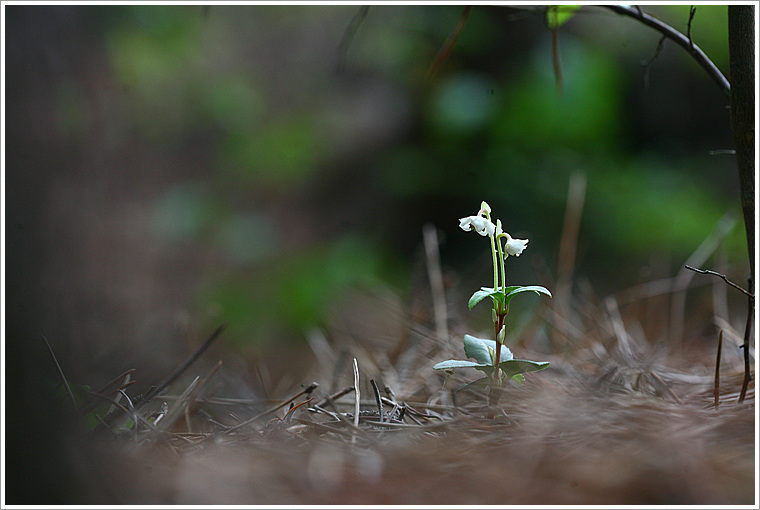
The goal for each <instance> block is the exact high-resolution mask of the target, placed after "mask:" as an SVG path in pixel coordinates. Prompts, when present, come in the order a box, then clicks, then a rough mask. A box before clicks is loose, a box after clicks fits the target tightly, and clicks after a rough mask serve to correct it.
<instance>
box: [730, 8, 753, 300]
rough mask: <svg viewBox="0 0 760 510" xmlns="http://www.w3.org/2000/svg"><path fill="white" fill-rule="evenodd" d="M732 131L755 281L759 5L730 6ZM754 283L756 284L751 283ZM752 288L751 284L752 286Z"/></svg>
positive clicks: (751, 271) (750, 261) (751, 272)
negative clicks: (756, 13) (756, 82)
mask: <svg viewBox="0 0 760 510" xmlns="http://www.w3.org/2000/svg"><path fill="white" fill-rule="evenodd" d="M728 51H729V61H730V65H731V74H730V76H731V78H730V80H731V131H732V132H733V135H734V144H735V145H736V160H737V164H738V167H739V184H740V186H741V200H742V210H743V212H744V227H745V229H746V233H747V250H748V253H749V267H750V278H751V280H750V281H751V282H753V283H754V281H755V7H754V6H753V5H729V6H728ZM751 285H752V284H751ZM750 291H751V287H750Z"/></svg>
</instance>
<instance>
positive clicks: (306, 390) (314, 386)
mask: <svg viewBox="0 0 760 510" xmlns="http://www.w3.org/2000/svg"><path fill="white" fill-rule="evenodd" d="M318 387H319V384H317V383H315V382H313V383H311V384H310V385H308V386H307V387H305V388H304V389H303V390H301V391H300V392H298V393H297V394H296V395H294V396H293V397H291V398H289V399H288V400H286V401H284V402H282V403H281V404H279V405H277V406H275V407H273V408H271V409H268V410H266V411H264V412H262V413H259V414H257V415H256V416H254V417H253V418H249V419H247V420H245V421H244V422H241V423H238V424H237V425H235V426H234V427H230V428H229V429H227V430H225V431H224V434H229V433H230V432H232V431H234V430H237V429H239V428H240V427H245V426H246V425H249V424H251V423H253V422H255V421H256V420H258V419H259V418H262V417H264V416H267V415H269V414H272V413H274V412H276V411H279V410H280V409H282V408H283V407H285V406H286V405H288V404H290V403H291V402H293V401H294V400H295V399H297V398H298V397H300V396H301V395H308V394H310V393H311V392H312V391H314V390H315V389H317V388H318Z"/></svg>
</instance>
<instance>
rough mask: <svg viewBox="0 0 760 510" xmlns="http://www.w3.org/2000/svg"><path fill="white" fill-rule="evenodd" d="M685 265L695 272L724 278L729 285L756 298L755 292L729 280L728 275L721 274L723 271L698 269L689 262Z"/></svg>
mask: <svg viewBox="0 0 760 510" xmlns="http://www.w3.org/2000/svg"><path fill="white" fill-rule="evenodd" d="M684 267H686V269H690V270H692V271H694V272H696V273H701V274H711V275H713V276H717V277H719V278H722V279H723V281H724V282H726V283H727V284H729V285H730V286H732V287H733V288H735V289H737V290H739V291H740V292H742V293H743V294H744V295H745V296H747V297H749V298H752V299H754V297H755V296H754V294H752V293H750V292H748V291H746V290H744V289H743V288H742V287H740V286H738V285H736V284H735V283H734V282H732V281H731V280H729V279H728V278H727V277H726V275H724V274H721V273H716V272H715V271H710V270H709V269H697V268H696V267H691V266H690V265H688V264H687V265H685V266H684Z"/></svg>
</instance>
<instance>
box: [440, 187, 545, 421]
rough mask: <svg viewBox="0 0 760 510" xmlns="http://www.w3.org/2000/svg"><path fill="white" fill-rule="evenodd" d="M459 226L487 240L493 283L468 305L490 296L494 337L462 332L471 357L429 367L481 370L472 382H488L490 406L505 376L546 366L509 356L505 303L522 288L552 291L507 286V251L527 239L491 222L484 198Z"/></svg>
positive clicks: (518, 377) (516, 251)
mask: <svg viewBox="0 0 760 510" xmlns="http://www.w3.org/2000/svg"><path fill="white" fill-rule="evenodd" d="M459 226H460V227H461V228H462V230H464V231H468V232H469V231H470V230H474V231H475V232H477V233H478V234H480V235H481V236H484V237H486V236H487V237H488V238H489V240H490V241H491V254H492V256H493V257H492V258H493V287H481V289H480V290H478V291H476V292H475V293H474V294H473V295H472V297H471V298H470V301H469V303H468V306H469V308H470V310H472V308H473V307H474V306H475V305H477V304H478V303H480V302H481V301H482V300H483V299H485V298H487V297H489V298H491V300H492V301H493V310H492V311H491V317H492V318H493V325H494V338H495V340H487V339H484V338H477V337H474V336H472V335H465V336H464V353H465V354H466V355H467V357H468V358H472V359H474V360H475V361H469V360H453V359H452V360H448V361H443V362H441V363H438V364H437V365H435V366H434V367H433V368H434V369H435V370H452V369H454V368H475V369H477V370H481V371H483V372H485V374H486V377H484V378H482V379H479V380H478V381H475V383H473V384H476V383H485V384H487V385H488V386H489V406H490V407H492V406H494V405H495V404H496V403H497V402H498V392H496V391H494V388H495V387H496V388H501V387H502V386H503V385H504V381H506V380H507V379H512V380H514V381H516V382H518V383H522V382H523V381H524V380H525V377H524V376H523V374H524V373H526V372H536V371H538V370H543V369H544V368H546V367H548V366H549V362H548V361H528V360H524V359H515V358H514V357H513V356H512V352H511V351H510V350H509V349H508V348H507V347H506V346H505V345H504V338H505V336H506V333H505V331H506V329H505V327H504V325H505V324H504V323H505V319H506V317H507V313H509V304H510V302H511V301H512V298H514V297H515V296H516V295H518V294H520V293H522V292H535V293H536V294H546V295H547V296H549V297H551V295H552V294H551V292H549V291H548V290H547V289H545V288H544V287H541V286H538V285H529V286H525V287H524V286H520V285H510V286H508V285H507V284H506V273H505V271H504V261H505V259H506V258H507V257H509V256H510V255H512V256H515V257H519V256H520V254H521V253H522V252H523V250H525V248H526V246H527V245H528V240H527V239H514V238H513V237H512V236H510V235H509V234H508V233H506V232H504V231H503V230H502V227H501V220H496V224H495V225H494V223H493V222H492V221H491V208H490V207H489V205H488V204H487V203H486V202H483V203H481V205H480V211H478V214H476V215H475V216H468V217H466V218H462V219H460V220H459ZM502 241H504V243H502ZM497 346H498V348H497ZM489 414H490V411H489ZM491 416H492V415H491Z"/></svg>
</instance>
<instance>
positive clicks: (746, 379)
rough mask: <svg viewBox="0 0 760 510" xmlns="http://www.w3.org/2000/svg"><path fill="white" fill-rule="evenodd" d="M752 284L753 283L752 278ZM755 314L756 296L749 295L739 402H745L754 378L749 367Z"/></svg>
mask: <svg viewBox="0 0 760 510" xmlns="http://www.w3.org/2000/svg"><path fill="white" fill-rule="evenodd" d="M749 283H750V285H752V278H750V282H749ZM754 316H755V296H753V295H750V296H749V297H747V323H746V324H745V325H744V343H742V348H743V349H744V381H743V382H742V392H741V393H740V394H739V403H740V404H741V403H742V402H744V398H745V397H746V396H747V388H748V387H749V382H750V381H751V380H752V375H751V374H750V371H749V370H750V368H749V337H750V335H751V331H752V319H753V317H754Z"/></svg>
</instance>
